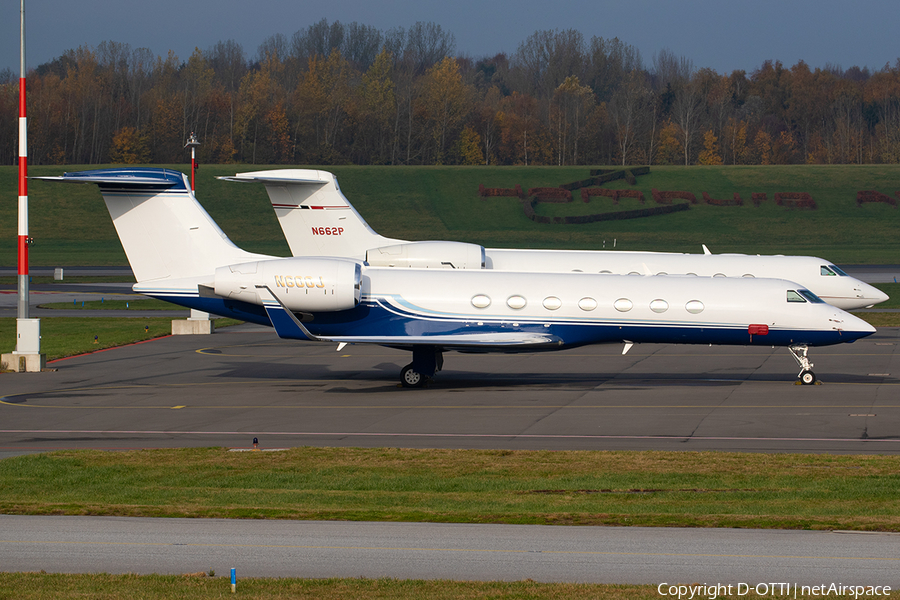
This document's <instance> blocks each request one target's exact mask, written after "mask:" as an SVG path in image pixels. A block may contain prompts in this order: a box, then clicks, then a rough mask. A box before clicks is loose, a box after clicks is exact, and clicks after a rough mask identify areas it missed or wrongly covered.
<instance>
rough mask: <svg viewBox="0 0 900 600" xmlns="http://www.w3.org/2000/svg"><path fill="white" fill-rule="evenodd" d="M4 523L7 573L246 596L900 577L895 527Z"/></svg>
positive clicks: (881, 582) (0, 522)
mask: <svg viewBox="0 0 900 600" xmlns="http://www.w3.org/2000/svg"><path fill="white" fill-rule="evenodd" d="M0 531H2V532H3V533H2V534H0V556H2V557H3V561H2V563H0V571H33V570H36V569H43V570H46V571H48V572H87V573H91V572H105V573H170V574H178V573H197V572H204V573H208V572H210V571H214V572H215V573H217V574H219V575H225V574H227V573H228V572H229V570H230V569H231V568H235V569H236V570H237V575H238V591H240V578H241V577H306V578H326V577H347V578H352V577H370V578H378V577H393V578H398V579H455V580H465V581H473V580H474V581H498V580H502V581H515V580H524V579H532V580H535V581H558V582H578V583H636V584H653V585H660V584H666V585H665V588H664V592H665V593H670V592H669V590H668V586H670V585H676V584H678V583H682V584H683V583H688V582H703V583H706V584H709V585H715V584H716V583H719V584H729V585H732V586H734V587H733V588H732V594H731V595H732V597H739V595H738V594H737V593H735V592H736V591H737V588H736V586H737V585H738V584H739V583H743V584H744V585H745V586H749V587H751V588H753V587H755V586H756V585H757V584H762V585H764V586H765V585H772V584H771V583H770V582H781V585H782V586H784V585H788V584H790V585H793V584H799V585H810V586H811V585H823V584H824V585H829V584H831V583H835V584H838V583H840V584H842V585H854V586H856V585H859V586H891V587H892V588H894V589H896V588H897V587H898V586H900V569H898V566H900V556H898V554H897V544H898V543H900V536H898V535H897V534H889V533H888V534H871V533H868V534H867V533H851V532H830V531H783V530H781V531H780V530H749V529H726V530H722V529H682V528H675V527H578V526H572V527H553V526H536V525H471V524H460V523H361V522H322V521H259V520H222V519H144V518H125V517H123V518H120V517H47V516H2V515H0ZM226 581H227V579H224V580H223V589H227V584H226V583H224V582H226ZM776 585H777V584H776ZM765 589H766V588H759V589H758V590H757V591H764V590H765ZM769 591H770V592H771V593H772V595H774V593H775V592H777V591H779V590H778V589H771V588H769ZM780 591H782V592H784V591H786V590H785V589H784V588H783V587H782V588H781V590H780ZM798 591H799V590H798ZM745 594H746V590H744V594H743V595H745ZM721 595H723V594H722V592H720V593H719V594H718V596H721ZM762 595H763V596H765V595H768V594H766V593H763V594H762ZM803 596H809V594H803V595H802V596H800V595H799V594H798V597H803ZM695 597H703V598H708V597H711V596H710V595H709V594H697V595H695ZM779 597H785V596H779Z"/></svg>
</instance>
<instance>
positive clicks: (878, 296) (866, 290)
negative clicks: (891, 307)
mask: <svg viewBox="0 0 900 600" xmlns="http://www.w3.org/2000/svg"><path fill="white" fill-rule="evenodd" d="M862 293H863V297H864V298H866V299H867V300H871V301H872V304H881V303H882V302H886V301H887V300H890V298H891V297H890V296H888V295H887V294H885V293H884V292H882V291H881V290H879V289H878V288H877V287H875V286H873V285H869V284H865V287H863V288H862Z"/></svg>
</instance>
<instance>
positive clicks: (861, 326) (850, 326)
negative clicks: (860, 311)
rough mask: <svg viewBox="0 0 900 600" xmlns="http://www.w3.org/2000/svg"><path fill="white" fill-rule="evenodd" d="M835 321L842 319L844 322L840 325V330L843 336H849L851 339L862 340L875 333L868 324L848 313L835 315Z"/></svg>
mask: <svg viewBox="0 0 900 600" xmlns="http://www.w3.org/2000/svg"><path fill="white" fill-rule="evenodd" d="M835 319H843V321H844V322H843V323H842V324H841V326H840V329H841V331H842V332H843V335H844V336H850V337H852V338H853V339H859V338H864V337H866V336H867V335H872V334H873V333H875V331H876V330H875V328H874V327H872V326H871V325H869V323H867V322H866V321H863V320H862V319H860V318H859V317H856V316H854V315H851V314H850V313H844V314H843V315H835Z"/></svg>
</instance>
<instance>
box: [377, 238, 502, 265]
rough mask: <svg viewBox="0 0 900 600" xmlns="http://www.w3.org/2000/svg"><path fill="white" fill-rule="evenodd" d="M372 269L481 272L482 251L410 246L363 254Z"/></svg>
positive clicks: (462, 246) (420, 244)
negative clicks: (476, 270)
mask: <svg viewBox="0 0 900 600" xmlns="http://www.w3.org/2000/svg"><path fill="white" fill-rule="evenodd" d="M366 262H368V263H369V265H371V266H373V267H411V268H415V269H483V268H484V248H483V247H482V246H478V245H475V244H466V243H463V242H409V243H407V244H397V245H396V246H384V247H381V248H374V249H372V250H369V251H367V252H366Z"/></svg>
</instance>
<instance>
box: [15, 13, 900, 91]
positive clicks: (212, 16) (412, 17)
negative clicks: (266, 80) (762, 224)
mask: <svg viewBox="0 0 900 600" xmlns="http://www.w3.org/2000/svg"><path fill="white" fill-rule="evenodd" d="M19 7H20V0H3V3H2V10H3V14H2V16H0V69H3V68H6V67H8V68H10V69H12V70H13V73H14V74H15V75H16V76H17V75H18V72H19V41H18V40H19ZM25 10H26V42H27V50H26V52H27V56H26V60H27V64H28V66H29V67H30V68H33V67H36V66H38V65H39V64H41V63H44V62H47V61H49V60H52V59H53V58H55V57H57V56H59V55H60V54H62V53H63V52H64V51H65V50H67V49H71V48H76V47H78V46H80V45H88V46H92V47H95V46H97V45H98V44H99V43H100V42H102V41H104V40H112V41H117V42H124V43H127V44H129V45H130V46H131V47H132V48H138V47H147V48H149V49H150V50H152V51H153V52H154V53H155V54H157V55H162V56H165V54H166V53H167V52H168V51H169V50H173V51H174V52H175V53H176V54H177V55H178V56H179V58H181V59H183V60H187V58H188V57H189V56H190V54H191V53H192V52H193V50H194V47H199V48H200V49H201V50H206V49H207V48H209V47H211V46H212V45H214V44H215V43H216V42H218V41H220V40H228V39H233V40H235V41H237V42H238V43H240V44H241V45H243V47H244V50H245V52H246V53H247V55H248V56H250V57H254V56H256V51H257V47H258V46H259V44H260V43H261V42H262V41H263V40H264V39H265V38H267V37H268V36H270V35H272V34H275V33H283V34H285V35H287V36H288V37H290V36H291V35H292V34H293V33H294V32H296V31H298V30H300V29H305V28H306V27H307V26H309V25H310V24H312V23H314V22H317V21H319V20H321V19H323V18H325V19H328V20H329V21H330V22H331V21H335V20H340V21H341V22H343V23H350V22H353V21H357V22H359V23H361V24H364V25H371V26H373V27H376V28H378V29H381V30H388V29H391V28H393V27H398V26H401V27H409V26H410V25H412V24H414V23H415V22H416V21H432V22H435V23H438V24H439V25H441V26H442V27H443V28H444V29H445V30H448V31H450V32H451V33H453V35H454V36H455V38H456V45H457V53H458V54H463V55H469V56H472V57H481V56H484V55H493V54H496V53H498V52H506V53H508V54H513V53H514V52H515V51H516V49H517V48H518V46H519V44H520V43H521V42H522V41H523V40H525V39H526V38H527V37H528V36H529V35H531V34H532V33H534V32H535V31H537V30H539V29H568V28H574V29H578V30H579V31H581V33H583V34H584V36H585V38H586V39H587V40H589V39H590V38H591V37H593V36H600V37H604V38H613V37H618V38H619V39H620V40H622V41H623V42H626V43H628V44H630V45H632V46H635V47H636V48H637V49H638V50H639V51H640V52H641V55H642V57H643V59H644V64H645V65H646V66H649V65H650V64H651V60H652V57H653V55H654V54H656V53H657V52H658V51H659V50H661V49H668V50H670V51H671V52H673V53H674V54H675V55H676V56H683V57H685V58H688V59H690V60H691V61H693V63H694V66H695V67H698V68H700V67H709V68H712V69H714V70H716V71H717V72H719V73H730V72H731V71H733V70H735V69H744V70H746V71H747V72H750V71H752V70H753V69H755V68H757V67H759V66H760V65H761V64H762V62H763V61H764V60H767V59H772V60H780V61H781V62H782V63H784V64H785V65H786V66H791V65H793V64H795V63H796V62H797V61H799V60H804V61H805V62H807V63H808V64H809V65H810V66H811V67H813V68H815V67H824V66H826V64H832V65H839V66H841V67H843V68H844V69H846V68H849V67H851V66H854V65H855V66H859V67H869V68H870V69H872V70H878V69H881V68H882V67H883V66H884V65H885V63H888V62H890V63H891V64H893V63H895V62H896V60H897V58H898V57H900V43H898V42H897V34H896V29H897V23H898V17H900V3H898V2H897V0H859V1H857V2H849V1H847V0H842V1H837V0H751V1H746V0H745V1H743V2H734V1H733V0H630V1H629V2H623V1H622V0H618V1H615V2H611V1H608V0H592V1H588V0H568V1H567V0H557V1H548V0H517V1H510V0H455V1H452V2H446V1H440V2H438V1H434V0H330V1H329V2H309V1H307V0H293V1H289V0H243V1H241V2H237V1H235V0H214V1H211V0H187V1H176V0H151V1H149V2H148V1H145V2H140V3H138V2H130V1H128V0H116V1H113V0H80V1H77V2H73V1H72V0H26V5H25Z"/></svg>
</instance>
